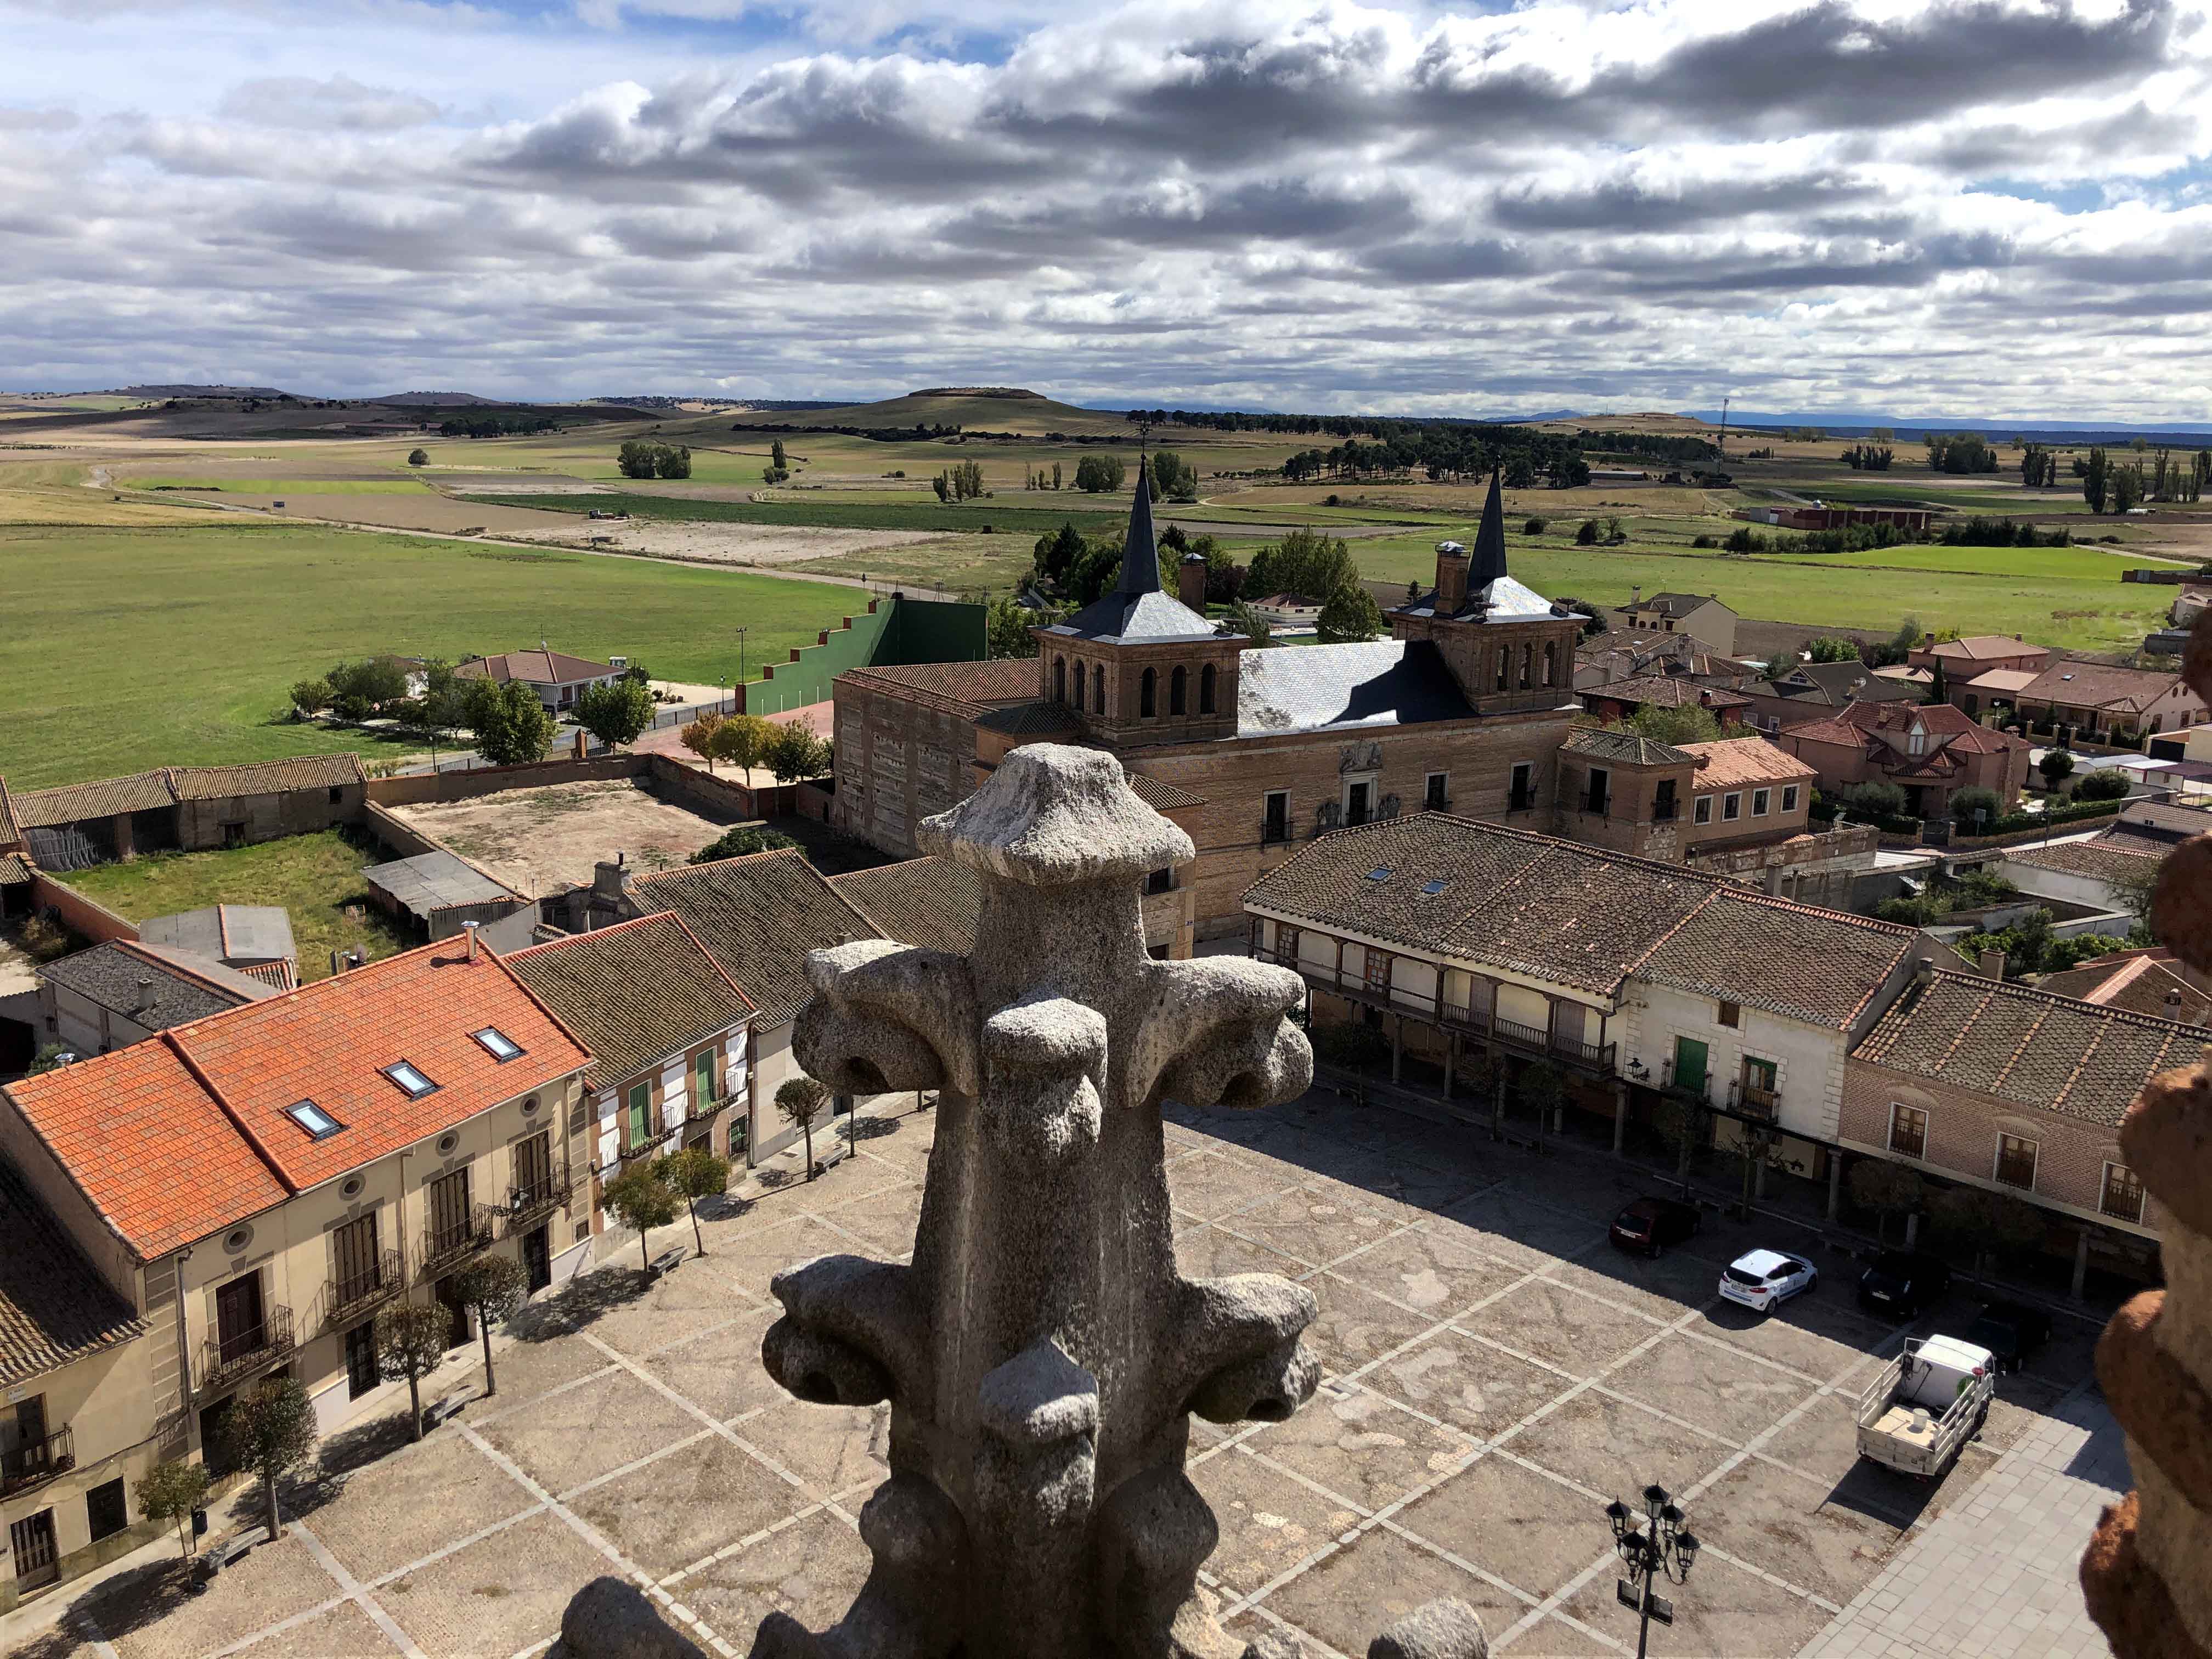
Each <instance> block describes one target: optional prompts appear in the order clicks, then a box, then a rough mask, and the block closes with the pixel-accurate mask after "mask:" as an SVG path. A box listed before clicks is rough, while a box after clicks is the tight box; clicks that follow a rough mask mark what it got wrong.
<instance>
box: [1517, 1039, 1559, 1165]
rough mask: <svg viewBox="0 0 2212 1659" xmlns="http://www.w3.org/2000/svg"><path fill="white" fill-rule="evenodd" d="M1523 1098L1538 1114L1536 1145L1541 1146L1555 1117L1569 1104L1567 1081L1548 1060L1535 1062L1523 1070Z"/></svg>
mask: <svg viewBox="0 0 2212 1659" xmlns="http://www.w3.org/2000/svg"><path fill="white" fill-rule="evenodd" d="M1521 1098H1522V1101H1523V1102H1525V1103H1527V1104H1528V1106H1530V1107H1531V1108H1533V1109H1534V1111H1535V1114H1536V1144H1537V1145H1538V1146H1542V1145H1543V1144H1544V1137H1545V1136H1546V1135H1547V1133H1549V1132H1550V1130H1551V1127H1552V1118H1553V1115H1555V1114H1556V1113H1558V1112H1559V1109H1561V1108H1562V1107H1564V1106H1565V1104H1566V1103H1567V1080H1566V1078H1565V1076H1564V1075H1563V1074H1562V1073H1560V1071H1559V1067H1558V1066H1554V1065H1553V1064H1552V1062H1551V1061H1550V1060H1533V1061H1531V1062H1530V1063H1529V1064H1528V1065H1527V1066H1523V1067H1522V1069H1521Z"/></svg>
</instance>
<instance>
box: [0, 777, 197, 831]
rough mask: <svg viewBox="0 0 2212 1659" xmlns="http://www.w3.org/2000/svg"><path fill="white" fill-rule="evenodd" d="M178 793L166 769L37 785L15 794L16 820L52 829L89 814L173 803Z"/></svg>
mask: <svg viewBox="0 0 2212 1659" xmlns="http://www.w3.org/2000/svg"><path fill="white" fill-rule="evenodd" d="M173 805H176V796H175V794H174V793H173V792H172V790H171V787H170V784H169V774H168V773H167V771H166V770H157V771H152V772H134V773H132V774H131V775H130V776H129V777H127V778H102V779H100V781H98V782H96V783H69V784H64V785H63V786H62V787H60V788H58V789H33V790H30V791H27V792H26V793H21V794H18V795H16V796H15V822H16V823H19V824H21V826H22V827H23V828H24V829H52V827H53V826H55V825H56V824H62V823H78V822H80V821H82V820H83V819H86V818H112V817H116V816H118V814H121V813H124V812H144V811H151V810H153V809H154V808H155V807H160V806H173Z"/></svg>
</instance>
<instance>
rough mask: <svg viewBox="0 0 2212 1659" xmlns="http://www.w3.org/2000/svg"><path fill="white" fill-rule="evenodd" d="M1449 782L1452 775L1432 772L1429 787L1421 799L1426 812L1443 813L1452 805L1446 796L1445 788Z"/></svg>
mask: <svg viewBox="0 0 2212 1659" xmlns="http://www.w3.org/2000/svg"><path fill="white" fill-rule="evenodd" d="M1449 781H1450V775H1449V774H1448V773H1443V772H1431V773H1430V774H1429V787H1428V789H1427V790H1426V792H1425V793H1424V794H1423V795H1422V797H1421V805H1422V807H1423V808H1424V809H1425V810H1426V811H1431V812H1441V811H1443V810H1444V808H1445V807H1446V806H1448V805H1450V804H1451V803H1450V802H1449V799H1446V797H1445V795H1444V786H1445V785H1446V784H1447V783H1448V782H1449Z"/></svg>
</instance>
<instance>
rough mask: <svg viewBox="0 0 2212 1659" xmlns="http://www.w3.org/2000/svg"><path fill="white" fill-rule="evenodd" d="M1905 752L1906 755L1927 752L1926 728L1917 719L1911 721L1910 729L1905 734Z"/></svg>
mask: <svg viewBox="0 0 2212 1659" xmlns="http://www.w3.org/2000/svg"><path fill="white" fill-rule="evenodd" d="M1927 752H1928V728H1927V727H1926V726H1923V725H1921V724H1920V722H1919V721H1918V720H1915V721H1913V723H1912V729H1911V731H1910V732H1906V733H1905V753H1906V754H1908V755H1924V754H1926V753H1927Z"/></svg>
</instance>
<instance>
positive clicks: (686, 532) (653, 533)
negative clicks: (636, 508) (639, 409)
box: [471, 505, 960, 565]
mask: <svg viewBox="0 0 2212 1659" xmlns="http://www.w3.org/2000/svg"><path fill="white" fill-rule="evenodd" d="M471 511H472V512H474V513H477V521H478V522H483V520H484V519H485V518H486V516H487V515H489V514H492V513H520V514H522V515H523V516H525V517H527V518H529V519H532V520H544V519H547V518H550V517H554V516H556V515H554V514H550V513H532V512H530V511H529V510H528V509H526V508H518V507H479V506H473V505H472V506H471ZM557 516H559V517H560V518H561V519H562V520H564V522H563V523H562V525H561V526H559V527H557V528H556V529H550V530H549V529H544V528H543V527H532V528H526V529H525V530H524V531H523V532H522V533H523V534H524V536H525V537H526V538H527V539H528V540H531V541H533V542H550V543H556V544H559V545H561V546H563V547H580V548H595V549H597V550H600V551H602V552H612V553H635V554H641V555H642V556H646V557H648V558H655V559H691V560H696V561H700V562H705V563H708V564H738V565H783V564H801V563H804V562H805V561H807V560H809V559H829V558H837V557H841V556H847V555H850V554H855V553H866V552H869V551H871V550H874V549H877V548H898V549H902V550H903V549H906V548H909V547H913V546H915V545H918V544H923V543H928V542H952V541H956V540H958V539H960V538H954V537H948V536H945V535H944V534H942V533H940V532H936V531H931V530H845V529H825V528H817V527H814V526H799V525H763V524H721V523H712V522H707V521H703V520H648V519H632V520H604V519H599V520H592V519H586V520H578V519H576V518H575V517H574V516H573V515H570V514H567V513H562V514H559V515H557ZM586 525H588V526H590V528H589V529H588V530H586V529H585V528H584V527H583V526H586Z"/></svg>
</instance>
